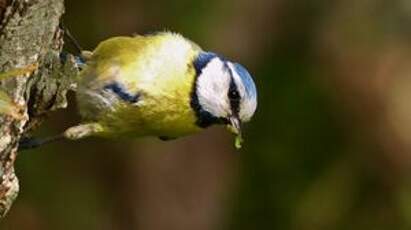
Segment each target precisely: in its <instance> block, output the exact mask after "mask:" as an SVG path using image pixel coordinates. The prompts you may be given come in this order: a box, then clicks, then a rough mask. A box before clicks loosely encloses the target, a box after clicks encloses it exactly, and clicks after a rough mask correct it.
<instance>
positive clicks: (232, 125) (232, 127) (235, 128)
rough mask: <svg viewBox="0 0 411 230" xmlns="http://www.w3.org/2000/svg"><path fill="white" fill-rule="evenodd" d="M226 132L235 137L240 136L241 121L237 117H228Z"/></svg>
mask: <svg viewBox="0 0 411 230" xmlns="http://www.w3.org/2000/svg"><path fill="white" fill-rule="evenodd" d="M227 128H228V130H229V131H230V132H231V133H233V134H235V135H237V136H241V121H240V119H238V118H237V117H230V118H229V123H228V127H227Z"/></svg>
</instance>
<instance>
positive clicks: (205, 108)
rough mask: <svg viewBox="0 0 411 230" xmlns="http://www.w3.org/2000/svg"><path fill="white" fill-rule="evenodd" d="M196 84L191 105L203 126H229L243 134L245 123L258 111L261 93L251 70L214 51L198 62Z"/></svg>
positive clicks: (197, 60) (204, 54)
mask: <svg viewBox="0 0 411 230" xmlns="http://www.w3.org/2000/svg"><path fill="white" fill-rule="evenodd" d="M194 68H195V71H196V81H195V84H194V89H193V93H192V100H191V106H192V107H193V109H194V111H195V112H196V115H197V118H198V122H197V124H198V125H199V126H200V127H203V128H205V127H208V126H210V125H213V124H226V125H227V126H228V128H229V130H230V131H231V132H233V133H235V134H237V135H241V124H242V123H244V122H248V121H249V120H250V119H251V117H252V116H253V114H254V112H255V110H256V108H257V90H256V87H255V84H254V81H253V79H252V78H251V76H250V74H249V73H248V71H247V70H246V69H245V68H244V67H243V66H242V65H240V64H238V63H234V62H231V61H228V60H225V59H224V58H222V57H220V56H218V55H217V54H214V53H210V52H201V53H200V54H199V55H198V56H197V57H196V58H195V60H194Z"/></svg>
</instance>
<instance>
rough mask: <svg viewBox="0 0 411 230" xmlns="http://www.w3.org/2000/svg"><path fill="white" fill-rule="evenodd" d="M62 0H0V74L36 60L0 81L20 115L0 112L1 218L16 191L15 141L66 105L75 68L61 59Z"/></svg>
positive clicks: (71, 62) (17, 141) (13, 198)
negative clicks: (25, 70) (23, 72)
mask: <svg viewBox="0 0 411 230" xmlns="http://www.w3.org/2000/svg"><path fill="white" fill-rule="evenodd" d="M63 12H64V0H0V20H1V22H0V72H6V71H9V70H12V69H15V68H21V67H25V66H28V65H31V64H37V65H38V66H39V68H38V69H37V70H36V71H35V72H34V73H33V74H30V75H28V76H27V75H26V76H18V77H13V78H12V79H7V80H3V81H0V90H3V91H5V92H6V93H7V94H8V95H9V96H10V97H11V98H12V99H13V101H14V102H15V103H17V104H19V105H21V106H22V108H23V110H24V111H23V112H24V114H25V115H24V116H23V118H22V119H16V118H12V117H10V116H5V115H0V217H4V216H5V215H6V214H7V212H8V210H9V209H10V207H11V205H12V203H13V201H14V200H15V198H16V197H17V194H18V191H19V184H18V179H17V177H16V175H15V173H14V171H15V170H14V162H15V160H16V156H17V149H18V143H19V140H20V138H21V137H23V136H25V135H26V134H27V132H28V131H30V130H31V129H33V128H34V127H36V126H38V125H39V124H40V122H41V120H42V118H43V117H44V116H45V115H46V114H47V113H49V112H50V111H53V110H55V109H58V108H64V107H65V106H66V105H67V101H66V96H65V95H66V92H67V91H68V90H70V88H71V87H72V85H73V82H74V78H73V76H75V75H76V73H77V69H76V68H75V63H74V59H73V58H71V56H69V57H68V58H67V61H66V62H65V63H62V62H61V60H60V58H59V55H60V52H61V49H62V46H63V38H62V37H63V31H62V30H61V29H60V27H59V24H60V20H61V16H62V14H63Z"/></svg>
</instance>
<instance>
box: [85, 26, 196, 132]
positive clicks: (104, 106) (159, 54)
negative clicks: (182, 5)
mask: <svg viewBox="0 0 411 230" xmlns="http://www.w3.org/2000/svg"><path fill="white" fill-rule="evenodd" d="M199 52H201V49H200V48H199V47H198V46H197V45H196V44H194V43H193V42H191V41H189V40H187V39H185V38H183V37H182V36H180V35H177V34H173V33H160V34H156V35H149V36H136V37H115V38H111V39H109V40H106V41H104V42H102V43H100V44H99V46H98V47H97V48H96V49H95V51H94V52H93V55H92V57H91V59H90V60H88V61H87V65H86V68H85V69H84V70H83V71H82V73H81V75H80V79H79V84H78V85H79V86H78V90H77V97H78V103H79V110H80V113H81V114H82V116H83V117H84V118H85V119H86V120H87V121H88V122H96V123H95V125H96V126H98V128H97V130H98V133H97V135H100V136H146V135H150V136H166V137H169V138H173V137H179V136H183V135H188V134H190V133H193V132H196V131H198V130H200V128H199V127H198V126H197V125H195V122H196V117H195V113H194V112H193V110H192V108H191V107H190V98H191V96H190V95H191V93H192V90H193V83H194V80H195V69H194V67H193V66H192V65H191V64H190V63H192V61H193V59H194V58H195V57H196V55H198V53H199ZM112 83H116V84H119V85H120V86H121V87H123V89H122V90H124V91H126V92H127V93H129V94H132V95H138V100H137V101H136V102H135V103H130V102H128V101H124V100H119V99H118V98H115V97H112V95H107V96H104V94H102V93H101V92H102V89H104V87H105V86H107V85H110V84H112ZM116 87H117V86H116ZM102 95H103V96H102Z"/></svg>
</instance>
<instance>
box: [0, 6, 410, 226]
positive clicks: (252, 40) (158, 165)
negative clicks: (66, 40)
mask: <svg viewBox="0 0 411 230" xmlns="http://www.w3.org/2000/svg"><path fill="white" fill-rule="evenodd" d="M66 8H67V9H66V15H65V19H64V21H65V24H66V25H67V27H69V28H70V30H71V32H72V33H73V34H74V35H75V37H76V38H77V39H78V40H79V42H80V43H81V44H82V46H83V47H84V48H86V49H89V50H92V49H93V48H94V47H95V46H96V45H97V44H98V42H99V41H101V40H104V39H106V38H108V37H111V36H115V35H131V34H133V33H141V34H142V33H148V32H153V31H158V30H171V31H176V32H179V33H182V34H183V35H185V36H186V37H188V38H190V39H192V40H193V41H195V42H197V43H198V44H200V45H201V46H202V47H203V48H204V49H205V50H212V51H216V52H218V53H221V54H223V55H224V56H226V57H229V58H230V59H233V60H238V61H239V62H240V63H242V64H244V65H245V66H247V67H248V69H249V70H250V72H251V73H252V74H253V75H254V78H255V81H256V84H257V88H258V90H259V107H258V110H257V112H256V115H255V117H254V119H253V120H252V122H250V124H249V125H248V126H247V127H246V130H245V138H246V142H245V143H244V146H243V149H242V150H241V151H240V152H238V151H236V150H235V149H234V147H233V138H232V137H231V136H230V135H229V134H227V133H226V132H225V131H224V130H223V129H222V128H212V129H209V130H207V131H205V132H203V133H201V134H199V135H195V136H191V137H186V138H182V139H179V140H176V141H171V142H161V141H159V140H157V139H150V138H147V139H139V140H135V141H134V140H101V139H87V140H83V141H79V142H75V143H74V142H72V143H70V142H64V143H55V144H51V145H49V146H45V147H42V148H40V149H38V150H34V151H28V152H23V153H21V154H20V156H19V158H18V159H17V166H16V167H17V168H16V170H17V175H18V176H19V179H20V183H21V192H20V194H19V197H18V199H17V201H16V203H15V205H14V206H13V208H12V210H11V211H10V213H9V215H8V217H7V218H6V220H5V221H3V222H2V223H1V224H0V229H7V230H20V229H24V230H26V229H30V230H56V229H62V230H65V229H67V230H69V229H98V230H105V229H107V230H109V229H110V230H111V229H142V230H145V229H147V230H155V229H171V230H172V229H187V230H188V229H193V230H203V229H204V230H214V229H216V230H220V229H229V230H234V229H236V230H240V229H282V230H288V229H290V230H297V229H298V230H311V229H313V230H314V229H315V230H318V229H319V230H321V229H324V230H328V229H336V230H338V229H353V230H356V229H373V230H379V229H397V230H402V229H411V177H410V172H411V101H410V100H411V43H410V41H411V4H410V2H409V1H408V0H395V1H391V0H335V1H326V0H317V1H315V0H313V1H297V0H254V1H250V0H197V1H193V0H178V1H177V0H176V1H165V0H150V1H149V0H117V1H112V0H89V1H81V0H67V1H66ZM71 101H72V103H71V105H70V108H69V109H68V110H66V111H60V112H56V113H55V114H53V115H52V116H50V118H49V119H48V120H47V122H46V123H45V125H44V126H43V127H42V128H41V130H39V132H38V133H37V135H39V136H47V135H52V134H56V133H58V132H61V131H62V130H64V129H65V128H67V127H69V126H70V125H73V124H76V122H78V120H79V118H78V115H77V114H76V111H75V100H74V99H73V98H72V100H71Z"/></svg>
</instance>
